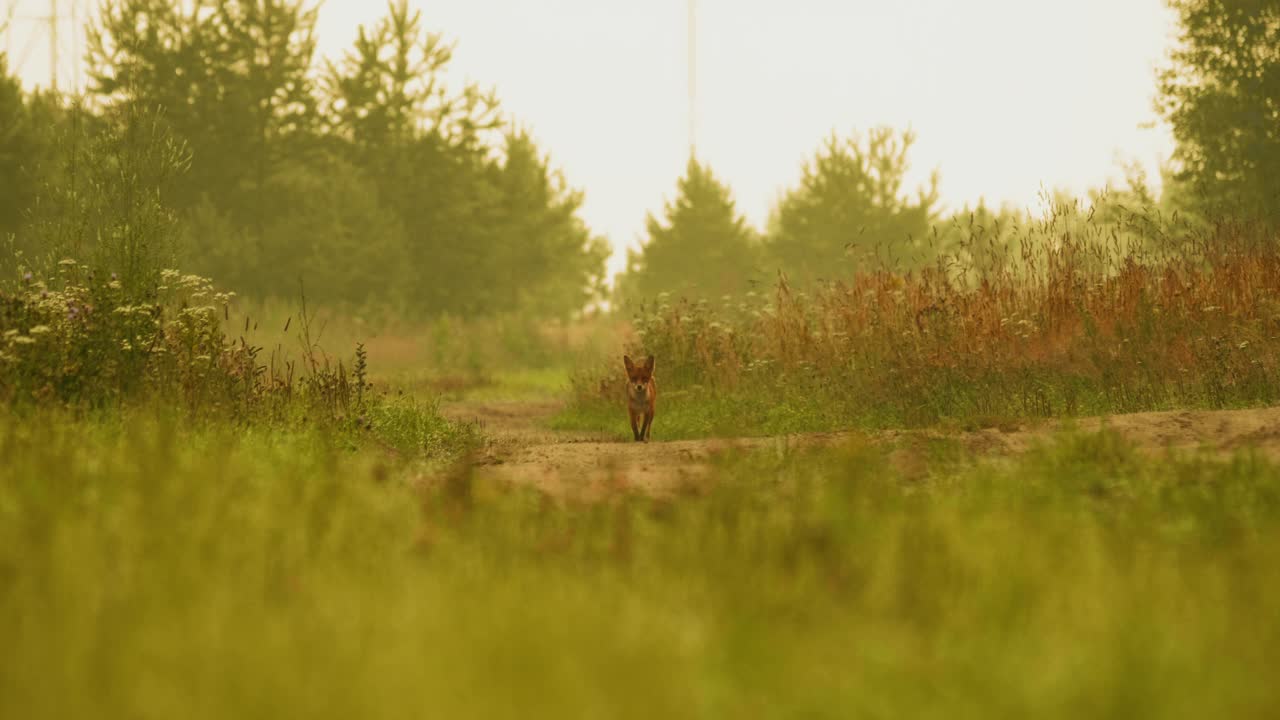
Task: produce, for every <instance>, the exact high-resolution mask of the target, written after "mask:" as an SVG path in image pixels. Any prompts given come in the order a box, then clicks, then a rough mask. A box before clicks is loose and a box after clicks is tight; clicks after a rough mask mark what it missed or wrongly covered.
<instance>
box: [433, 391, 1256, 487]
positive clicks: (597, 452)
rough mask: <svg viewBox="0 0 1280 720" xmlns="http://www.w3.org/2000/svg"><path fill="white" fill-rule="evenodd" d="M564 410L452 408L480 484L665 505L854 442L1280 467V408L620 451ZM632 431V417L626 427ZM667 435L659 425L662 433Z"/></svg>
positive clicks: (905, 463) (913, 458)
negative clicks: (474, 438)
mask: <svg viewBox="0 0 1280 720" xmlns="http://www.w3.org/2000/svg"><path fill="white" fill-rule="evenodd" d="M559 408H560V405H559V404H558V403H556V402H488V403H470V402H467V403H455V404H450V405H446V406H445V408H444V412H445V414H446V415H447V416H448V417H450V418H453V419H456V420H467V421H478V422H480V423H481V424H482V425H483V426H484V428H485V430H486V432H487V433H488V435H489V436H490V438H491V440H490V443H489V445H488V446H487V447H485V448H484V450H483V451H482V452H480V453H479V454H478V455H477V457H476V458H475V460H474V462H475V465H476V472H477V475H479V476H480V477H486V478H492V479H495V480H498V481H501V482H508V483H515V484H528V485H534V486H536V487H538V488H540V489H542V490H544V491H546V492H548V493H551V494H554V495H561V496H564V495H568V496H583V497H599V496H601V495H607V494H609V493H612V492H618V491H627V490H630V491H639V492H643V493H647V494H651V495H656V496H665V495H672V494H678V493H681V492H684V491H689V490H694V489H696V488H698V487H699V486H700V484H701V483H700V481H701V480H702V479H703V478H704V477H705V476H706V475H707V473H708V469H709V462H710V460H711V459H712V457H713V456H715V455H718V454H721V453H725V452H730V451H734V450H753V449H760V448H778V449H779V450H780V451H785V450H787V449H792V448H799V447H815V446H834V445H839V444H842V443H848V442H852V441H855V440H862V441H869V442H873V443H877V444H886V445H889V446H891V447H894V448H896V449H895V450H894V452H893V453H892V455H891V459H892V461H893V463H894V464H895V465H896V466H897V467H898V468H899V469H900V470H902V471H903V472H905V473H907V474H908V475H910V474H913V473H914V472H919V471H921V470H922V460H921V458H920V457H919V455H920V453H919V452H918V451H916V450H913V448H918V447H920V446H921V445H922V444H925V443H927V441H929V440H943V441H949V442H955V443H959V445H960V446H961V447H963V448H964V449H965V450H967V451H968V452H970V453H972V454H974V455H996V456H999V455H1013V454H1017V453H1021V452H1025V451H1026V450H1028V449H1030V448H1031V447H1032V446H1033V445H1035V444H1036V443H1038V442H1041V441H1043V440H1045V439H1047V438H1049V437H1050V436H1052V435H1053V434H1054V433H1056V432H1058V431H1060V430H1062V429H1064V428H1065V427H1075V428H1077V429H1078V430H1080V431H1084V432H1096V431H1098V430H1100V429H1102V428H1104V427H1105V428H1109V429H1111V430H1114V431H1116V432H1118V433H1119V434H1120V435H1121V436H1123V437H1125V438H1126V439H1128V440H1129V441H1130V442H1133V443H1134V444H1135V445H1136V446H1137V447H1139V448H1141V449H1143V450H1148V451H1152V452H1162V451H1165V450H1169V449H1181V450H1192V449H1202V450H1205V451H1207V452H1211V453H1220V454H1226V453H1230V452H1234V451H1236V450H1241V449H1244V448H1254V449H1256V450H1258V451H1259V452H1261V453H1263V454H1264V455H1266V456H1268V457H1270V458H1272V459H1274V460H1277V461H1280V407H1276V408H1259V409H1249V410H1222V411H1183V410H1178V411H1170V412H1149V413H1135V414H1130V415H1114V416H1109V417H1095V418H1084V419H1081V420H1076V421H1072V422H1056V421H1055V422H1044V423H1039V424H1035V425H1030V424H1028V425H1023V426H1020V427H1018V428H1016V429H1009V428H1007V429H1004V430H1000V429H995V428H991V429H983V430H973V431H956V432H949V431H943V430H933V429H929V430H887V431H882V432H877V433H870V434H867V433H856V432H847V433H807V434H799V435H786V436H777V437H763V438H761V437H757V438H734V439H708V440H678V441H672V442H658V441H655V442H651V443H633V442H617V441H615V440H612V439H608V438H603V437H601V436H599V435H592V434H590V433H567V432H556V431H552V430H549V429H547V428H546V422H545V421H546V420H547V419H548V418H550V417H551V416H552V415H554V414H555V412H556V411H557V410H558V409H559ZM619 422H620V423H625V418H621V417H620V419H619ZM659 427H660V426H659Z"/></svg>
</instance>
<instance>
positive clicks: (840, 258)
mask: <svg viewBox="0 0 1280 720" xmlns="http://www.w3.org/2000/svg"><path fill="white" fill-rule="evenodd" d="M914 140H915V137H914V135H913V134H912V133H910V132H906V133H901V134H899V133H897V132H895V131H893V130H891V129H889V128H878V129H876V130H873V131H872V132H871V133H870V134H869V135H868V136H867V137H866V140H865V142H864V141H863V140H862V139H861V138H859V137H858V136H856V135H855V136H853V137H850V138H847V139H841V138H839V137H837V136H836V135H834V134H833V135H832V136H831V137H830V138H828V139H827V141H826V142H825V143H824V145H823V146H822V148H821V149H820V150H819V151H818V152H817V153H816V154H815V155H814V157H813V159H812V160H810V161H809V162H808V163H806V165H805V167H804V173H803V176H802V178H801V181H800V185H799V187H797V188H794V189H792V190H791V191H790V192H788V193H787V194H786V195H785V196H784V197H783V199H782V201H781V202H780V203H779V204H778V207H777V208H775V210H774V214H773V217H772V218H771V221H770V229H769V233H768V236H767V238H766V251H767V253H768V260H769V262H770V264H771V266H772V267H777V268H780V269H782V270H784V271H785V272H786V273H787V274H788V275H790V276H791V277H792V278H793V279H795V280H797V281H812V280H815V279H833V278H835V277H838V276H840V275H844V274H847V273H849V272H851V271H853V270H854V269H855V268H856V266H857V260H856V255H857V254H860V253H874V252H877V251H878V252H881V253H882V256H883V255H893V256H896V257H897V258H898V259H904V258H908V257H910V256H911V255H912V254H913V251H914V250H916V247H915V243H916V242H918V241H923V239H924V236H925V235H926V233H927V232H928V231H929V228H930V226H931V225H932V223H933V222H934V220H935V217H934V215H935V210H934V206H935V205H936V203H937V199H938V179H937V175H936V173H935V174H934V176H933V178H932V179H931V181H930V184H929V185H928V186H927V187H923V188H920V189H919V190H918V191H917V193H916V198H915V199H908V198H906V197H904V194H903V188H902V186H903V183H904V176H905V174H906V171H907V169H908V163H907V152H908V151H909V150H910V148H911V145H912V143H913V142H914Z"/></svg>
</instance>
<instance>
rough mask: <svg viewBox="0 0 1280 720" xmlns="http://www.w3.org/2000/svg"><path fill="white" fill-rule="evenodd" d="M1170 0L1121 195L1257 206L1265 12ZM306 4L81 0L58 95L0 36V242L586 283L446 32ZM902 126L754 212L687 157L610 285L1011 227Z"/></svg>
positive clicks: (1190, 204) (266, 269)
mask: <svg viewBox="0 0 1280 720" xmlns="http://www.w3.org/2000/svg"><path fill="white" fill-rule="evenodd" d="M1170 5H1171V6H1172V7H1173V9H1174V10H1175V12H1176V13H1177V16H1178V18H1179V20H1180V24H1181V29H1182V32H1181V37H1180V38H1179V42H1178V43H1177V44H1176V45H1175V48H1174V50H1173V51H1172V52H1171V54H1170V57H1169V62H1168V63H1167V64H1166V67H1165V68H1164V69H1163V70H1162V71H1161V72H1160V73H1159V75H1158V77H1157V88H1158V100H1157V104H1156V105H1157V108H1156V109H1157V110H1158V111H1159V112H1160V114H1161V115H1162V116H1163V117H1164V118H1166V119H1167V120H1168V121H1169V122H1170V124H1171V126H1172V127H1173V130H1174V135H1175V138H1176V141H1177V145H1176V151H1175V154H1174V156H1173V158H1171V162H1170V164H1169V166H1168V168H1167V172H1166V176H1165V178H1164V181H1165V182H1164V192H1163V195H1162V196H1161V197H1159V198H1157V197H1155V196H1154V194H1153V193H1151V192H1150V190H1149V189H1148V188H1147V186H1146V183H1145V181H1144V179H1143V178H1142V177H1141V176H1140V175H1138V174H1134V175H1133V176H1132V177H1131V182H1130V184H1129V188H1128V189H1127V190H1125V191H1123V192H1124V200H1125V202H1127V203H1129V204H1141V205H1147V206H1158V207H1160V208H1162V209H1163V210H1166V211H1169V212H1171V213H1172V212H1175V211H1176V212H1179V213H1182V214H1183V215H1184V216H1185V217H1192V218H1200V219H1208V218H1212V217H1220V216H1223V215H1230V216H1232V217H1239V216H1247V217H1249V218H1255V219H1260V220H1263V221H1266V222H1269V223H1272V224H1274V220H1275V218H1276V210H1275V208H1276V202H1275V200H1276V198H1275V194H1276V193H1277V192H1280V191H1278V190H1277V188H1280V55H1277V53H1276V52H1275V48H1276V47H1280V43H1277V40H1280V37H1277V34H1278V33H1280V30H1277V28H1280V20H1278V19H1277V11H1276V10H1275V9H1274V6H1273V4H1272V3H1265V2H1256V1H1254V0H1171V2H1170ZM316 13H317V5H315V4H314V3H313V2H309V1H308V0H185V1H184V2H169V1H166V0H103V2H102V3H101V5H100V8H99V12H98V14H97V15H96V17H95V19H94V20H93V21H92V22H91V24H90V27H89V33H88V37H89V43H88V52H87V62H88V66H89V77H90V85H89V92H88V96H87V98H85V100H84V102H81V103H76V104H68V103H66V102H65V101H64V99H63V98H61V97H59V96H57V95H54V94H51V93H48V92H43V93H26V92H23V91H22V89H21V87H20V85H19V84H18V82H17V81H16V79H15V78H13V77H12V76H11V74H10V72H9V70H8V68H7V67H6V66H5V61H4V58H3V56H2V55H0V187H4V188H5V189H6V190H5V191H4V192H3V193H0V237H4V236H12V238H13V244H14V246H15V248H16V249H17V250H18V251H19V252H21V253H23V255H21V257H23V258H24V261H25V262H27V263H31V262H35V261H36V258H37V257H39V256H41V255H42V254H43V255H45V256H48V259H50V260H51V261H55V262H56V260H58V259H59V258H57V257H56V255H58V254H62V253H77V254H81V255H86V254H94V253H97V254H98V255H99V256H102V257H109V258H110V262H113V263H116V264H117V265H121V266H122V267H124V266H127V265H129V264H130V263H132V264H133V265H138V264H139V263H142V264H149V265H154V266H157V267H158V266H159V265H160V264H163V263H165V262H168V261H170V259H172V261H173V262H181V263H182V265H183V267H184V268H186V269H189V270H191V271H194V272H198V273H201V274H205V275H209V276H211V277H213V278H215V279H217V280H218V281H219V282H220V283H222V284H224V285H225V286H228V287H231V288H234V289H236V290H238V291H240V292H242V293H246V294H250V295H256V296H271V295H288V294H292V293H294V292H296V284H297V280H298V279H299V278H302V279H305V281H306V283H307V286H308V293H309V294H312V295H315V296H317V297H318V298H319V299H322V300H327V301H334V302H345V303H353V304H360V303H371V302H376V303H381V304H390V305H392V306H394V307H399V308H403V309H405V311H407V312H418V313H422V314H435V313H456V314H466V315H482V314H488V313H493V312H499V311H503V310H507V309H510V308H520V309H523V310H525V311H528V312H531V313H534V314H538V315H545V316H565V315H568V314H570V313H573V312H575V311H577V310H579V309H581V308H582V307H583V306H584V305H586V304H587V303H589V302H590V301H592V300H594V299H598V298H601V297H604V295H605V290H604V280H605V277H604V272H605V271H604V266H605V261H606V260H607V257H608V254H609V248H608V243H607V242H606V240H605V239H604V238H601V237H599V236H598V235H596V234H595V233H593V232H592V231H591V229H590V228H588V227H587V225H586V223H585V222H584V221H583V220H582V218H581V215H580V209H581V205H582V194H581V192H580V191H578V190H576V189H575V188H573V187H571V186H570V185H569V184H568V183H567V182H566V181H565V179H564V178H563V176H562V175H561V174H560V173H559V172H557V171H556V170H555V169H554V168H553V166H552V164H551V161H550V159H549V158H548V156H547V155H546V153H544V152H543V151H542V149H541V148H539V146H538V145H537V143H536V142H535V140H534V139H533V138H532V137H531V136H530V134H529V133H528V132H526V131H524V130H522V129H521V128H520V127H519V126H518V125H517V124H516V123H514V122H513V121H512V120H511V119H509V118H507V117H506V116H505V115H504V112H503V110H502V108H501V105H500V103H499V100H498V99H497V98H496V97H494V95H493V94H492V93H490V92H485V91H484V90H483V89H482V88H481V87H480V86H477V85H475V84H468V85H465V86H463V87H451V86H449V85H448V84H447V83H445V82H444V72H445V70H446V69H447V67H448V65H449V62H450V60H451V57H452V49H453V46H452V45H451V44H449V43H448V42H446V41H445V40H444V39H443V38H442V36H441V35H439V34H437V33H432V32H428V31H427V29H426V28H425V27H424V24H423V20H422V16H421V14H420V13H419V12H415V11H412V10H411V9H410V8H409V6H408V3H407V1H406V0H392V1H391V2H390V3H389V4H388V7H387V11H386V14H385V15H384V17H383V18H382V19H381V20H380V21H378V22H377V23H376V24H374V25H373V26H371V27H362V28H361V29H360V31H359V34H358V36H357V38H356V40H355V42H354V44H353V46H352V47H351V48H350V49H348V50H347V51H346V52H345V53H344V54H343V55H342V57H340V58H338V59H336V60H333V61H320V60H319V59H318V58H317V57H316V50H315V48H316V43H315V26H316ZM913 141H914V135H913V134H912V133H910V132H900V131H896V130H893V129H891V128H875V129H872V130H870V131H869V132H866V133H864V134H858V133H853V134H848V135H839V134H832V135H831V136H830V137H829V138H827V139H826V140H825V141H824V142H823V143H822V144H821V145H820V146H819V148H818V149H817V151H816V152H815V153H814V154H813V156H812V157H811V158H810V159H809V161H808V162H806V163H805V166H804V168H803V172H802V176H801V179H800V181H799V183H798V184H797V185H796V186H795V187H793V188H791V189H789V190H787V191H786V192H785V193H784V194H783V196H782V197H781V199H780V200H779V202H778V203H777V205H776V206H775V208H774V209H773V212H772V214H771V215H770V218H769V221H768V223H767V224H766V226H765V227H764V228H762V229H757V228H753V227H751V226H750V225H749V223H747V222H746V220H745V219H744V218H743V217H742V215H741V213H740V212H739V211H738V210H737V208H736V206H735V203H734V200H733V197H732V194H731V192H730V190H729V188H728V187H727V186H726V185H725V184H724V183H723V182H722V181H721V180H720V179H719V178H717V177H716V175H715V173H714V171H713V169H712V168H711V167H709V166H708V165H706V164H704V163H702V162H699V161H698V160H697V159H696V158H691V159H690V161H689V165H688V167H687V169H686V172H685V174H684V176H683V177H682V178H680V179H679V181H678V184H677V187H676V195H675V197H674V198H673V199H672V200H671V201H670V202H669V203H668V204H667V206H666V207H665V208H664V209H663V210H662V212H660V213H657V214H651V215H650V216H649V217H648V218H647V222H646V231H647V233H646V234H647V237H646V239H645V241H644V243H643V244H642V246H641V247H640V248H639V249H638V250H637V251H633V252H632V253H631V254H630V256H629V258H628V263H627V269H626V271H625V272H624V273H623V274H622V275H621V276H620V277H619V278H618V281H617V284H616V288H615V293H614V297H615V298H616V299H642V298H652V297H654V296H656V295H658V294H659V293H663V292H672V293H680V294H686V295H696V296H704V297H719V296H721V295H725V294H736V293H741V292H744V291H747V290H750V289H751V288H752V287H758V286H759V285H761V284H764V285H769V284H772V283H773V282H774V280H775V279H776V277H777V274H778V273H779V272H783V273H785V274H786V275H787V276H788V277H789V278H790V279H791V280H792V281H793V282H796V283H804V282H814V281H821V280H824V279H834V278H837V277H840V276H842V275H843V274H847V273H848V272H850V271H852V270H854V269H856V268H858V267H865V266H866V263H868V262H880V263H884V262H891V263H896V264H899V265H905V266H907V267H910V266H912V265H913V264H916V263H920V262H928V261H929V260H930V259H931V258H932V257H934V256H936V254H937V253H938V252H940V251H942V250H944V249H948V248H951V247H954V246H955V245H956V243H958V242H960V241H961V240H962V239H963V237H965V236H966V235H967V234H971V233H969V232H968V231H965V230H964V229H963V228H962V227H961V226H962V225H968V226H969V227H970V228H972V227H973V226H974V225H975V224H976V225H978V226H981V227H991V228H1008V227H1011V226H1014V225H1016V224H1017V222H1018V221H1019V219H1020V213H1017V212H1014V211H1013V210H1012V209H1010V208H1001V209H990V208H987V207H985V206H984V205H979V206H978V207H975V208H968V207H966V208H963V209H961V210H959V211H957V212H953V213H950V214H949V215H946V216H944V214H943V213H942V211H941V210H940V206H939V203H938V191H937V187H938V176H937V173H934V175H933V176H932V177H931V179H930V180H929V181H928V182H926V183H925V184H924V185H923V186H921V187H918V188H907V187H906V183H905V177H906V175H907V171H908V169H909V164H908V155H909V150H910V148H911V145H912V142H913ZM996 232H997V234H998V233H1000V232H1004V231H1003V230H997V231H996ZM146 257H151V258H152V259H151V260H147V261H146V262H145V263H144V262H143V260H144V259H145V258H146ZM156 258H159V259H156Z"/></svg>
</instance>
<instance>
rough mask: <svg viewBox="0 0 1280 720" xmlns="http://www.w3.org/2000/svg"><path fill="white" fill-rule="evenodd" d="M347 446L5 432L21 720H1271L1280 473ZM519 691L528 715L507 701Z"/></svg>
mask: <svg viewBox="0 0 1280 720" xmlns="http://www.w3.org/2000/svg"><path fill="white" fill-rule="evenodd" d="M341 448H342V443H341V442H339V441H338V438H335V437H333V436H331V435H328V434H326V433H322V432H309V433H297V432H292V433H276V434H263V433H257V432H252V431H236V430H230V429H220V428H212V429H191V428H184V427H183V425H182V424H181V423H177V422H173V421H172V419H171V418H166V417H164V416H162V415H161V416H148V415H146V414H134V415H131V416H129V417H126V418H121V419H120V420H118V421H113V422H108V423H104V424H84V423H71V422H67V421H65V419H60V418H58V417H56V416H53V417H50V416H48V415H41V416H37V417H33V418H28V419H25V420H22V421H17V420H14V419H12V418H4V419H0V453H3V456H4V457H5V459H6V462H4V463H3V464H0V568H2V569H3V570H2V574H0V583H3V585H0V587H3V592H0V634H3V636H4V638H5V642H4V643H3V645H2V646H0V664H2V665H3V666H4V667H5V668H6V669H7V671H6V672H4V673H0V715H3V716H5V717H22V718H31V719H32V720H37V719H39V718H54V717H82V716H87V715H91V716H93V717H100V718H117V717H140V716H142V717H151V716H169V715H174V714H178V715H182V716H184V717H195V718H204V717H209V718H215V717H217V718H222V717H258V716H264V717H265V716H268V715H269V716H297V715H305V716H307V717H314V718H329V717H333V718H351V717H361V718H380V717H403V716H404V715H405V714H406V713H408V714H411V715H415V716H443V717H522V718H529V717H582V716H590V715H609V716H619V717H654V716H660V717H673V718H682V717H736V716H744V715H761V714H765V715H777V716H788V717H790V716H812V717H833V718H834V717H859V716H879V715H884V716H891V717H917V718H935V717H936V718H955V717H958V716H959V717H1039V718H1057V717H1062V718H1077V717H1081V716H1091V717H1092V716H1117V717H1118V716H1124V717H1149V718H1164V717H1170V718H1182V717H1204V716H1212V715H1215V714H1218V713H1223V712H1225V713H1227V714H1229V715H1230V716H1231V717H1236V718H1253V717H1257V718H1263V717H1268V716H1269V715H1270V714H1271V712H1272V710H1273V708H1274V707H1275V706H1276V703H1277V701H1278V698H1277V690H1276V687H1275V684H1274V683H1272V682H1270V678H1269V676H1268V674H1267V673H1266V672H1265V670H1264V669H1265V668H1266V667H1268V665H1267V660H1268V658H1271V657H1273V656H1274V655H1275V653H1276V652H1277V648H1280V635H1278V634H1277V628H1276V627H1275V624H1274V623H1271V622H1268V621H1267V620H1266V619H1268V618H1273V617H1275V616H1276V615H1277V613H1280V605H1278V602H1280V601H1278V600H1277V598H1280V574H1278V571H1277V568H1280V563H1278V562H1277V560H1278V559H1280V558H1278V557H1277V550H1276V548H1277V547H1280V470H1277V468H1276V467H1275V466H1274V465H1272V464H1269V463H1267V462H1264V461H1262V460H1260V459H1258V458H1253V457H1249V456H1244V455H1242V456H1240V457H1237V458H1236V459H1234V460H1231V461H1229V462H1217V461H1211V460H1208V459H1201V458H1195V457H1187V458H1172V457H1171V458H1146V457H1143V456H1140V455H1138V454H1136V453H1135V452H1134V451H1133V450H1132V449H1130V448H1128V447H1127V446H1125V445H1124V444H1123V443H1121V442H1119V441H1118V440H1117V439H1116V438H1114V437H1113V436H1109V435H1100V436H1081V437H1075V438H1064V439H1063V440H1061V441H1059V442H1057V443H1055V444H1054V445H1052V446H1048V447H1045V448H1043V449H1040V450H1037V451H1034V452H1033V453H1031V454H1030V455H1029V456H1027V457H1025V458H1023V459H1014V460H1009V461H1006V462H1001V463H993V464H978V465H972V464H970V463H969V462H968V461H966V460H964V459H963V455H961V454H957V453H955V452H954V451H951V450H949V449H948V448H946V447H937V448H922V449H919V450H917V452H919V453H920V455H921V457H922V459H923V462H922V465H923V468H924V469H923V471H922V472H920V473H919V474H916V475H913V476H911V477H904V476H903V475H902V474H901V473H900V472H899V471H897V470H895V469H894V467H895V466H894V464H893V463H892V462H890V460H889V459H888V458H886V456H885V454H884V453H883V452H882V451H880V450H877V449H874V448H870V447H867V446H859V445H856V444H855V445H851V446H850V447H848V448H846V449H842V450H840V451H831V452H824V453H819V454H797V453H775V452H774V451H772V450H771V451H770V452H768V453H762V454H757V455H751V456H745V457H741V458H734V459H729V460H726V461H725V462H724V463H723V464H722V465H721V466H720V467H718V468H717V469H716V470H715V471H714V472H713V473H712V475H711V477H710V478H709V479H708V481H707V484H705V485H704V486H702V487H701V489H700V491H699V492H697V493H691V494H689V495H686V496H683V497H679V498H669V499H646V498H642V497H632V496H619V497H616V498H614V499H613V500H612V501H611V502H608V503H600V504H596V505H580V504H574V503H565V504H562V503H557V502H554V501H552V500H550V499H548V498H545V497H541V496H539V495H537V494H534V493H531V492H522V491H516V490H507V489H503V488H499V487H494V486H491V485H489V484H487V483H484V482H481V481H478V480H474V479H472V478H470V477H469V476H467V475H466V474H458V475H450V476H449V477H448V478H447V479H445V480H443V481H442V482H439V483H431V482H423V481H420V480H411V479H410V478H413V477H416V476H417V472H416V470H415V466H414V465H413V464H412V463H408V464H406V463H403V462H401V461H396V460H388V459H387V458H386V457H385V456H384V455H382V454H381V453H371V452H359V453H355V454H352V453H349V452H345V451H343V450H342V449H341ZM495 688H500V689H501V692H495V691H494V689H495Z"/></svg>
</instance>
